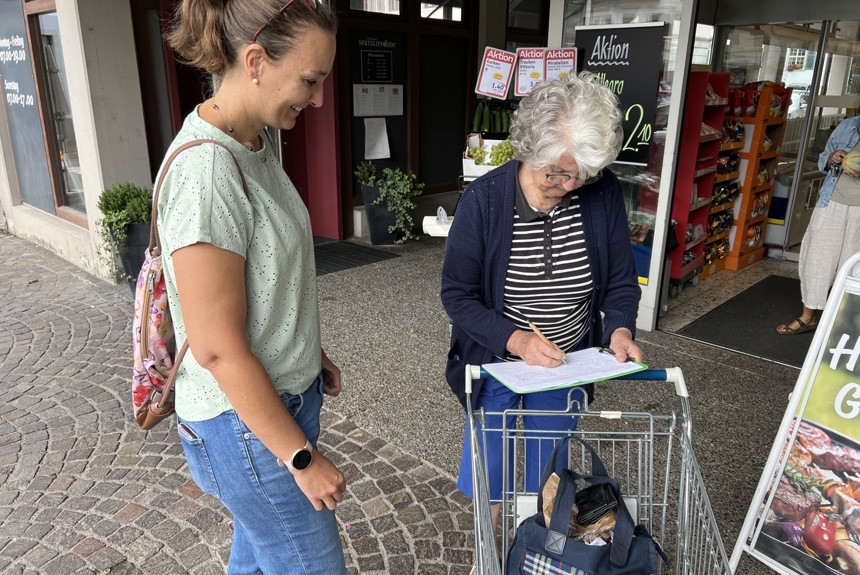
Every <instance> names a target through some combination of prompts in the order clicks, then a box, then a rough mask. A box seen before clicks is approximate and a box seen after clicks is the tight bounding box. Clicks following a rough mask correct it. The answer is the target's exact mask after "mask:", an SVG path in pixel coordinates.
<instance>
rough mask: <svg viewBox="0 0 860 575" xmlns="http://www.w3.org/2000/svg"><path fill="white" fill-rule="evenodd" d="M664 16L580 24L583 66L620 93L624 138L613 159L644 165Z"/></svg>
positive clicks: (651, 127)
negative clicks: (657, 19) (637, 21)
mask: <svg viewBox="0 0 860 575" xmlns="http://www.w3.org/2000/svg"><path fill="white" fill-rule="evenodd" d="M664 27H665V25H664V24H663V22H651V23H648V24H627V25H623V26H578V27H577V28H576V46H577V48H579V49H580V50H582V52H581V54H582V69H583V70H588V71H589V72H593V73H595V74H597V77H598V79H599V81H600V82H602V83H603V84H604V85H605V86H607V87H608V88H609V89H610V90H612V91H613V92H614V93H615V95H617V96H618V100H619V102H620V103H621V109H622V111H623V112H624V143H623V145H622V147H621V153H620V154H619V155H618V159H617V160H616V162H618V163H621V164H635V165H642V166H644V165H647V164H648V157H649V148H650V146H651V138H652V136H653V135H654V116H655V114H656V112H657V88H658V85H659V80H660V66H661V65H662V58H661V53H662V50H663V29H664Z"/></svg>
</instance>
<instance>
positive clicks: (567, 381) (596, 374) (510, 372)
mask: <svg viewBox="0 0 860 575" xmlns="http://www.w3.org/2000/svg"><path fill="white" fill-rule="evenodd" d="M565 361H566V362H567V364H561V365H560V366H558V367H541V366H539V365H526V363H525V362H523V361H503V362H500V363H486V364H484V365H482V366H481V367H482V368H483V369H484V371H486V372H487V373H489V374H490V375H491V376H493V377H494V378H496V379H497V380H499V381H500V382H501V383H502V384H504V385H505V387H507V388H509V389H510V390H511V391H514V392H516V393H534V392H536V391H546V390H548V389H559V388H562V387H572V386H574V385H582V384H585V383H592V382H595V381H602V380H604V379H613V378H616V377H619V376H622V375H627V374H630V373H636V372H637V371H642V370H644V369H648V366H647V365H645V364H644V363H636V362H633V361H625V362H622V363H618V361H616V359H615V356H614V355H612V354H610V353H606V352H605V351H603V348H598V347H591V348H588V349H583V350H580V351H575V352H573V353H569V354H567V356H566V357H565Z"/></svg>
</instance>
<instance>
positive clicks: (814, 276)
mask: <svg viewBox="0 0 860 575" xmlns="http://www.w3.org/2000/svg"><path fill="white" fill-rule="evenodd" d="M847 215H848V206H845V205H842V204H838V203H836V202H830V203H829V204H828V205H827V207H826V208H815V210H813V212H812V218H811V219H810V221H809V226H808V227H807V228H806V234H804V236H803V242H802V243H801V245H800V259H799V261H798V265H797V272H798V275H799V276H800V293H801V299H802V300H803V308H802V312H801V315H800V316H799V317H798V318H797V319H795V320H792V321H789V322H786V323H784V324H782V325H779V326H777V328H776V331H777V333H779V334H783V335H790V334H795V333H803V332H805V331H809V330H810V329H814V328H815V327H816V326H817V325H818V320H817V318H816V311H817V310H822V309H824V304H825V303H826V302H827V292H828V291H829V290H830V286H831V285H833V279H834V278H835V277H836V270H837V269H838V267H839V265H840V260H841V259H842V254H843V243H844V240H845V234H846V232H847V231H848V230H847V229H846V226H847V225H848V221H847ZM852 233H853V230H852Z"/></svg>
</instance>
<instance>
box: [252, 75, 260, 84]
mask: <svg viewBox="0 0 860 575" xmlns="http://www.w3.org/2000/svg"><path fill="white" fill-rule="evenodd" d="M251 81H252V82H253V83H255V84H259V83H260V79H259V78H257V77H256V76H255V77H254V79H253V80H251Z"/></svg>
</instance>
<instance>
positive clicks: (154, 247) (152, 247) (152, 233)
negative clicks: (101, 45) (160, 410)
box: [147, 138, 250, 407]
mask: <svg viewBox="0 0 860 575" xmlns="http://www.w3.org/2000/svg"><path fill="white" fill-rule="evenodd" d="M202 144H215V145H217V146H221V147H222V148H224V149H225V150H227V153H228V154H230V157H231V158H232V159H233V163H234V164H236V170H238V172H239V179H241V180H242V191H243V192H245V196H247V197H249V198H250V194H249V193H248V185H247V184H246V183H245V175H244V174H243V173H242V167H241V166H239V161H238V160H237V159H236V156H234V155H233V152H231V151H230V148H228V147H227V146H226V145H225V144H224V143H223V142H219V141H218V140H213V139H211V138H203V139H200V140H192V141H190V142H186V143H184V144H182V145H181V146H179V147H178V148H176V149H175V150H173V152H172V153H171V154H170V155H169V156H168V157H167V160H166V161H165V162H164V166H162V168H161V173H160V174H159V175H158V181H157V182H156V184H155V190H154V191H153V192H152V219H151V221H150V224H149V247H148V248H147V250H148V251H149V254H150V255H151V256H152V257H156V256H160V255H161V239H160V238H159V236H158V195H159V193H160V192H161V184H162V183H163V182H164V177H165V176H166V175H167V170H168V169H169V168H170V165H171V164H172V163H173V160H175V159H176V156H178V155H179V154H180V153H182V152H184V151H185V150H187V149H188V148H193V147H194V146H200V145H202ZM186 351H188V338H187V337H186V338H185V341H184V342H183V343H182V347H181V348H180V349H179V352H178V353H177V354H176V359H174V360H173V367H172V368H171V369H170V374H169V375H168V376H167V382H166V383H165V384H164V389H163V390H162V391H161V400H160V401H159V402H157V403H160V402H161V401H167V400H169V399H170V395H171V393H172V392H173V385H174V383H175V382H176V375H177V373H178V372H179V363H180V362H181V361H182V358H183V357H185V352H186ZM156 407H161V406H160V405H156Z"/></svg>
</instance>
